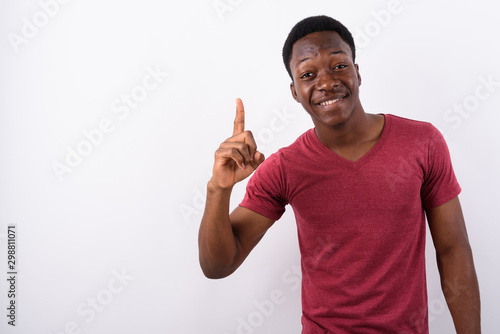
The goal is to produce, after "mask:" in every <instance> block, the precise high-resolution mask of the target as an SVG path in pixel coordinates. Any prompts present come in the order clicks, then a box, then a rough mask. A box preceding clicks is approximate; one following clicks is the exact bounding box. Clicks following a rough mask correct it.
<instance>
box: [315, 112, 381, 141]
mask: <svg viewBox="0 0 500 334" xmlns="http://www.w3.org/2000/svg"><path fill="white" fill-rule="evenodd" d="M377 117H378V116H376V115H371V114H366V113H365V111H364V110H363V107H361V106H359V108H357V110H355V111H353V113H352V115H351V117H349V119H348V120H347V121H346V122H344V123H341V124H337V125H334V126H326V125H324V124H315V126H316V127H315V132H316V136H317V137H318V139H319V140H320V141H321V142H322V143H323V144H325V145H326V146H327V147H329V148H330V149H338V148H346V147H349V146H354V145H358V144H360V143H362V142H365V141H367V140H371V139H372V138H373V137H374V136H376V135H377V134H375V133H374V132H378V131H377V130H376V126H375V124H376V120H377Z"/></svg>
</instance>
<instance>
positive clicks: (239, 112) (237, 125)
mask: <svg viewBox="0 0 500 334" xmlns="http://www.w3.org/2000/svg"><path fill="white" fill-rule="evenodd" d="M243 131H245V108H244V107H243V101H241V99H239V98H238V99H236V117H235V118H234V127H233V136H235V135H237V134H238V133H242V132H243Z"/></svg>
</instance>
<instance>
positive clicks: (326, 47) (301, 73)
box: [290, 31, 362, 128]
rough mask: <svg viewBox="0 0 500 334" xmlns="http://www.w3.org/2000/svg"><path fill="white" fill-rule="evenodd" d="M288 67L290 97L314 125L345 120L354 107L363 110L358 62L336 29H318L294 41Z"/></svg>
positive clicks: (327, 125)
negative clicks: (303, 110)
mask: <svg viewBox="0 0 500 334" xmlns="http://www.w3.org/2000/svg"><path fill="white" fill-rule="evenodd" d="M290 69H291V71H292V76H293V82H292V83H291V84H290V88H291V91H292V95H293V98H294V99H295V100H296V101H297V102H299V103H300V104H302V106H303V107H304V109H305V110H306V111H307V112H308V113H309V114H310V115H311V117H312V120H313V122H314V124H315V125H316V126H317V127H318V126H326V127H329V128H332V127H335V126H338V125H342V124H345V123H346V122H347V121H348V120H349V119H350V117H351V116H352V114H353V113H354V112H355V111H356V110H362V109H361V103H360V102H359V85H360V84H361V77H360V75H359V70H358V66H357V65H355V64H354V63H353V61H352V53H351V49H350V47H349V45H348V44H347V43H346V42H344V41H343V40H342V39H341V38H340V36H339V34H338V33H336V32H334V31H321V32H315V33H312V34H309V35H307V36H305V37H303V38H301V39H299V40H298V41H297V42H295V44H294V45H293V49H292V57H291V60H290Z"/></svg>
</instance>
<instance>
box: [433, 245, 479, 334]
mask: <svg viewBox="0 0 500 334" xmlns="http://www.w3.org/2000/svg"><path fill="white" fill-rule="evenodd" d="M437 260H438V268H439V272H440V275H441V287H442V289H443V293H444V296H445V298H446V302H447V304H448V308H449V309H450V313H451V315H452V317H453V322H454V325H455V330H456V332H457V334H478V333H481V305H480V297H479V285H478V281H477V276H476V271H475V269H474V262H473V258H472V251H471V249H470V247H469V245H468V244H467V245H466V246H463V247H456V248H455V249H451V250H448V251H447V252H445V253H444V254H438V257H437Z"/></svg>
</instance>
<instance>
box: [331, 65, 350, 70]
mask: <svg viewBox="0 0 500 334" xmlns="http://www.w3.org/2000/svg"><path fill="white" fill-rule="evenodd" d="M346 67H347V65H345V64H339V65H335V66H334V67H333V69H334V70H342V69H344V68H346Z"/></svg>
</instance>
